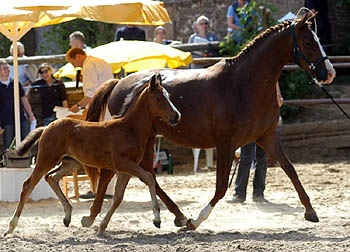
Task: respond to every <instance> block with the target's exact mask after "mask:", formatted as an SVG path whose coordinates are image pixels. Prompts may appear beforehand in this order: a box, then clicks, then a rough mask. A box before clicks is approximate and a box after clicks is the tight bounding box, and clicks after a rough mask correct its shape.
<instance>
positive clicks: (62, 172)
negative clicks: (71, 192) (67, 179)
mask: <svg viewBox="0 0 350 252" xmlns="http://www.w3.org/2000/svg"><path fill="white" fill-rule="evenodd" d="M81 168H82V165H81V164H80V163H79V162H78V161H76V160H74V159H72V158H69V157H66V158H63V159H62V163H61V164H60V166H59V167H58V168H57V169H55V170H53V171H51V172H49V173H48V174H46V176H45V180H46V182H47V183H48V184H49V185H50V187H51V189H52V190H53V191H54V192H55V193H56V195H57V197H58V199H59V200H60V201H61V204H62V206H63V210H64V213H65V217H64V219H63V223H64V225H65V226H66V227H68V226H69V224H70V222H71V217H72V209H73V207H72V205H71V204H70V202H69V201H68V199H67V198H66V196H65V195H64V193H63V192H62V190H61V187H60V185H59V181H60V180H61V178H63V177H64V176H67V175H69V174H72V173H73V172H77V171H79V170H80V169H81Z"/></svg>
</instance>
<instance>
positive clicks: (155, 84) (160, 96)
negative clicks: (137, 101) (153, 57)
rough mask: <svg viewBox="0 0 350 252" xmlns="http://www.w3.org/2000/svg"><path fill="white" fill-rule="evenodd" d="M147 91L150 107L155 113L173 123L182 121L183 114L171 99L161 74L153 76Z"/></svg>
mask: <svg viewBox="0 0 350 252" xmlns="http://www.w3.org/2000/svg"><path fill="white" fill-rule="evenodd" d="M147 92H148V101H149V104H150V109H151V111H152V113H153V114H154V115H156V116H159V117H160V118H161V119H162V120H165V121H166V122H168V123H170V124H172V125H175V124H177V123H179V122H180V119H181V114H180V112H179V111H178V110H177V108H176V107H175V106H174V104H173V103H172V102H171V101H170V98H169V94H168V92H167V91H166V90H165V88H163V86H162V78H161V76H160V74H157V75H153V76H152V78H151V80H150V82H149V84H148V90H147Z"/></svg>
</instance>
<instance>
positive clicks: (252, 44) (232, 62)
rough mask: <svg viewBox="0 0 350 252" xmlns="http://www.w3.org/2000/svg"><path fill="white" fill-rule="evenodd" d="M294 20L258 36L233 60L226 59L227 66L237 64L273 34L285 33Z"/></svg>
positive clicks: (268, 29)
mask: <svg viewBox="0 0 350 252" xmlns="http://www.w3.org/2000/svg"><path fill="white" fill-rule="evenodd" d="M293 22H294V20H287V21H284V22H283V23H280V24H277V25H274V26H272V27H269V28H267V29H266V30H265V31H264V32H262V33H260V34H259V35H257V36H256V37H255V38H254V39H253V40H251V41H250V42H249V43H248V44H247V46H246V47H244V48H243V49H242V50H241V51H240V53H239V54H238V55H236V56H234V57H232V58H228V59H225V63H226V64H227V65H232V64H234V63H235V62H237V61H238V60H239V59H241V58H242V57H243V56H244V55H246V54H247V53H248V52H249V51H250V50H251V49H252V48H254V47H255V46H256V44H258V42H260V41H263V40H264V39H266V38H268V37H270V36H271V34H275V33H276V32H280V31H283V30H284V29H286V28H288V27H289V26H290V25H291V24H292V23H293Z"/></svg>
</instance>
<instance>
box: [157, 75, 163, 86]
mask: <svg viewBox="0 0 350 252" xmlns="http://www.w3.org/2000/svg"><path fill="white" fill-rule="evenodd" d="M157 84H158V85H159V86H162V76H161V75H160V74H157Z"/></svg>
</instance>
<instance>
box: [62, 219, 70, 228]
mask: <svg viewBox="0 0 350 252" xmlns="http://www.w3.org/2000/svg"><path fill="white" fill-rule="evenodd" d="M70 221H71V219H70V218H64V219H63V224H64V225H65V226H66V227H69V224H70Z"/></svg>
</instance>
